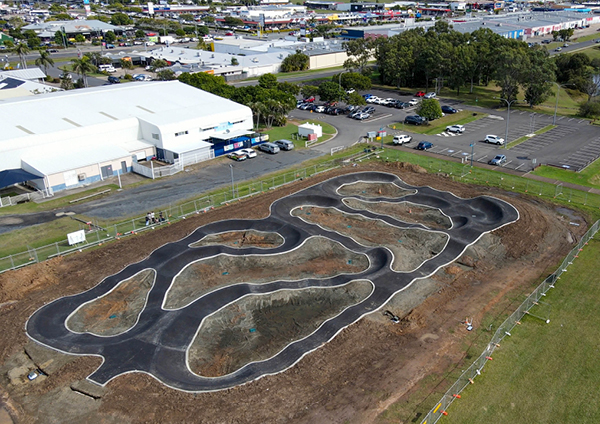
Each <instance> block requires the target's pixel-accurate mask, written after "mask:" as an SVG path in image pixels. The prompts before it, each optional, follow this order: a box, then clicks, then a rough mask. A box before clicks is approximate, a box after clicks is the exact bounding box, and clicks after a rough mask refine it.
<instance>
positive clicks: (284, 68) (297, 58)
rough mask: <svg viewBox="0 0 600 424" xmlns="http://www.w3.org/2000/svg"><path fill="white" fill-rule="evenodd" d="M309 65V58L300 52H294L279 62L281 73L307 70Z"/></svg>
mask: <svg viewBox="0 0 600 424" xmlns="http://www.w3.org/2000/svg"><path fill="white" fill-rule="evenodd" d="M309 63H310V58H309V57H308V56H307V55H305V54H304V53H302V52H301V51H300V50H296V53H294V54H291V55H289V56H287V57H286V58H285V59H283V61H282V62H281V72H295V71H304V70H306V69H308V67H309Z"/></svg>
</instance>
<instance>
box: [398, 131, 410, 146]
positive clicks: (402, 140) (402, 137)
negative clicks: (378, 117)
mask: <svg viewBox="0 0 600 424" xmlns="http://www.w3.org/2000/svg"><path fill="white" fill-rule="evenodd" d="M411 140H412V137H411V136H410V135H406V134H398V135H395V136H394V140H393V142H394V144H395V145H396V146H398V145H402V144H404V143H410V142H411Z"/></svg>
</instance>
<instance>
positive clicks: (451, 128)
mask: <svg viewBox="0 0 600 424" xmlns="http://www.w3.org/2000/svg"><path fill="white" fill-rule="evenodd" d="M446 131H448V132H451V133H460V134H462V133H463V132H464V131H465V126H464V125H448V126H447V127H446Z"/></svg>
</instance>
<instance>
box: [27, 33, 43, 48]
mask: <svg viewBox="0 0 600 424" xmlns="http://www.w3.org/2000/svg"><path fill="white" fill-rule="evenodd" d="M41 44H42V41H41V40H40V39H39V38H38V37H35V36H34V37H28V38H27V46H28V47H29V48H30V49H37V48H38V47H39V46H40V45H41Z"/></svg>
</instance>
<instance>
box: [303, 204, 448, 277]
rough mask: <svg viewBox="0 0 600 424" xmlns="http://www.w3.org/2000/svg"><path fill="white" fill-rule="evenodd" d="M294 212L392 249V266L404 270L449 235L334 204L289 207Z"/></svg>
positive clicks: (425, 257)
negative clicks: (352, 212)
mask: <svg viewBox="0 0 600 424" xmlns="http://www.w3.org/2000/svg"><path fill="white" fill-rule="evenodd" d="M292 214H293V215H295V216H299V217H301V218H302V219H303V220H305V221H307V222H311V223H313V224H318V225H320V226H321V227H323V228H326V229H328V230H331V231H336V232H338V233H340V234H343V235H346V236H348V237H351V238H353V239H354V240H356V241H357V242H358V243H360V244H362V245H365V246H383V247H387V248H388V249H390V250H391V251H392V253H394V262H393V263H392V269H393V270H394V271H399V272H406V271H412V270H414V269H416V268H417V267H418V266H419V265H421V264H422V263H423V262H424V261H426V260H428V259H430V258H432V257H434V256H435V255H437V254H438V253H440V252H441V251H442V250H443V249H444V246H445V245H446V242H447V240H448V236H447V235H446V234H443V233H434V232H431V231H427V230H422V229H418V228H398V227H394V226H393V225H390V224H388V223H386V222H383V221H379V220H375V219H369V218H366V217H364V216H361V215H350V214H347V213H345V212H341V211H339V210H337V209H335V208H321V207H314V206H304V207H303V208H302V209H300V208H297V209H294V210H293V211H292Z"/></svg>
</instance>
